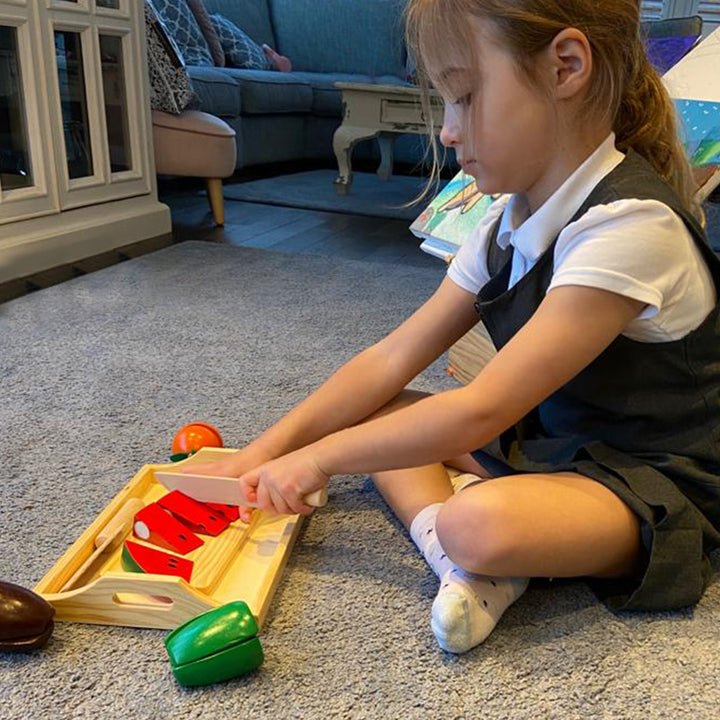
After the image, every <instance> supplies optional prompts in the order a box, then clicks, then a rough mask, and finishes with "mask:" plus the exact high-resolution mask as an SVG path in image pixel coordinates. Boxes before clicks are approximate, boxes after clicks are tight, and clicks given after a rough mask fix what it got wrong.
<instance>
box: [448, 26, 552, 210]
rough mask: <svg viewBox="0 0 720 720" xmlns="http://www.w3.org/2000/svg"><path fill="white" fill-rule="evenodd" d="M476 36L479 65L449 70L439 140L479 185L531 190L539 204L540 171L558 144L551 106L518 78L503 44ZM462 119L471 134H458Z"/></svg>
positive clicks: (484, 188)
mask: <svg viewBox="0 0 720 720" xmlns="http://www.w3.org/2000/svg"><path fill="white" fill-rule="evenodd" d="M482 36H483V33H480V34H479V37H478V39H479V47H478V52H479V57H480V67H479V68H478V69H477V70H475V71H474V72H470V69H469V68H466V69H461V70H459V71H453V72H451V73H450V75H449V77H451V78H452V80H450V81H448V85H449V87H450V88H451V89H452V91H453V94H454V97H445V114H444V121H443V127H442V130H441V132H440V142H441V143H442V144H443V145H445V146H446V147H454V148H455V152H456V155H457V158H458V162H460V163H461V164H462V165H463V169H464V171H465V173H467V174H468V175H472V177H474V178H475V180H476V183H477V187H478V189H479V190H480V191H482V192H484V193H486V194H495V193H519V192H527V193H528V199H530V197H531V196H534V198H535V199H536V200H538V201H540V200H541V202H540V204H542V202H544V200H545V199H546V198H540V197H539V195H541V194H542V192H543V190H542V188H543V185H547V181H545V182H543V180H544V176H545V174H546V172H547V170H548V167H549V165H550V164H551V162H552V152H553V151H554V152H557V149H558V148H557V145H556V141H555V137H556V130H557V123H558V120H557V116H556V113H555V109H554V106H553V105H552V104H551V103H550V101H549V100H547V99H545V98H542V97H541V96H540V94H539V92H536V91H533V90H531V89H530V88H529V87H528V86H527V85H526V84H524V83H523V82H522V81H521V80H520V79H519V78H518V75H517V72H516V70H515V66H514V63H513V59H512V57H511V56H510V55H509V54H508V52H507V51H506V50H505V49H504V48H502V47H500V46H499V45H498V44H496V43H495V42H492V41H491V40H489V39H487V38H484V37H482ZM440 70H441V72H443V71H444V72H447V71H448V68H444V69H442V68H441V69H440ZM446 92H447V91H446ZM463 121H465V122H466V125H465V127H468V128H469V133H470V134H471V137H466V136H465V135H464V134H463V133H464V131H463ZM545 189H547V188H545ZM553 191H554V189H553ZM550 194H552V191H551V192H550V193H549V194H548V195H547V197H549V195H550ZM531 207H532V205H531Z"/></svg>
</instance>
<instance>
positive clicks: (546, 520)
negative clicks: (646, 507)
mask: <svg viewBox="0 0 720 720" xmlns="http://www.w3.org/2000/svg"><path fill="white" fill-rule="evenodd" d="M437 530H438V536H439V538H440V542H441V543H442V545H443V547H444V548H445V550H446V552H447V554H448V555H449V556H450V558H451V559H452V560H453V562H455V564H456V565H459V566H460V567H462V568H463V569H465V570H467V571H469V572H473V573H482V574H485V575H499V576H507V577H515V576H523V577H577V576H594V577H624V576H625V577H627V576H632V575H633V574H634V573H636V572H637V571H638V570H639V568H640V567H641V566H642V563H643V560H644V557H643V549H642V543H641V539H640V523H639V520H638V517H637V515H635V513H633V512H632V510H630V508H629V507H628V506H627V505H626V504H625V503H624V502H623V501H622V500H621V499H620V498H619V497H618V496H617V495H615V494H614V493H613V492H612V491H610V490H609V489H608V488H606V487H605V486H604V485H602V484H601V483H599V482H597V481H595V480H592V479H590V478H588V477H585V476H583V475H579V474H577V473H572V472H558V473H552V474H541V473H535V474H527V475H510V476H507V477H501V478H495V479H493V480H489V481H488V482H484V483H480V484H477V485H472V486H470V487H468V488H467V489H466V490H464V491H462V492H461V493H459V494H458V495H456V496H454V497H452V498H450V499H449V500H448V502H447V503H446V504H445V505H444V506H443V508H442V510H441V512H440V514H439V516H438V519H437Z"/></svg>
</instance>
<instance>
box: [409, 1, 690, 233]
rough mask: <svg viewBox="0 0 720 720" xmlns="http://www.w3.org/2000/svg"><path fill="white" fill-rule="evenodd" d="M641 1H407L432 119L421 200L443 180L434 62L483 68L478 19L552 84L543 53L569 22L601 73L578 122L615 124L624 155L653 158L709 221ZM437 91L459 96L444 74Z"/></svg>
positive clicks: (521, 67) (526, 72)
mask: <svg viewBox="0 0 720 720" xmlns="http://www.w3.org/2000/svg"><path fill="white" fill-rule="evenodd" d="M639 8H640V3H639V2H638V0H603V2H598V0H565V1H564V2H563V0H409V1H408V3H407V5H406V7H405V13H404V14H405V39H406V43H407V46H408V52H409V53H410V55H411V57H414V58H415V59H416V63H417V77H418V84H419V85H420V88H421V104H422V108H423V111H424V116H425V118H426V119H427V126H428V137H429V140H430V142H429V145H428V149H427V151H426V153H425V158H424V159H427V157H428V154H429V152H430V150H432V155H433V164H432V170H431V174H430V179H429V181H428V183H427V185H426V186H425V189H424V191H423V192H422V193H421V195H419V196H418V197H417V198H416V199H415V200H414V201H413V202H419V201H420V200H422V198H423V197H425V196H426V195H427V194H428V193H429V192H430V189H431V186H432V185H433V183H435V182H437V181H438V180H439V177H440V167H441V165H443V164H444V160H445V153H443V158H442V160H440V159H439V157H438V147H437V143H436V138H435V133H434V132H433V119H432V118H433V115H432V107H435V108H437V107H438V99H437V97H435V98H433V97H431V93H430V85H431V83H430V73H429V69H428V68H429V66H430V65H431V64H432V65H433V66H435V67H445V66H446V65H453V64H455V65H462V66H466V67H471V68H477V67H478V57H477V50H476V49H475V48H476V45H477V36H476V27H475V26H474V25H473V24H472V23H471V22H469V20H470V19H471V18H479V19H480V20H482V21H483V22H484V24H487V25H489V29H490V30H491V32H492V36H493V38H494V39H496V40H497V41H498V42H499V43H501V45H503V46H504V47H505V48H506V49H507V50H508V51H509V52H510V53H511V54H512V55H513V56H514V58H515V62H516V68H517V70H518V75H519V77H520V78H521V79H523V80H524V81H525V82H526V84H528V85H529V86H530V87H531V88H534V89H537V90H539V91H540V92H543V91H544V90H547V89H548V88H546V87H543V84H542V82H541V81H540V79H539V77H538V64H537V62H536V56H537V54H538V53H540V52H541V51H542V50H544V49H545V48H546V47H548V46H549V45H550V43H551V42H552V40H553V39H554V38H555V36H556V35H557V34H558V33H559V32H560V31H562V30H564V29H565V28H568V27H573V28H577V29H578V30H580V31H581V32H583V33H584V34H585V36H586V37H587V39H588V42H589V44H590V47H591V50H592V56H593V72H592V78H591V81H590V87H589V90H588V93H587V95H586V98H585V103H584V105H583V107H582V109H581V111H580V115H579V117H578V118H577V119H578V122H583V121H588V120H590V119H591V118H592V119H593V120H597V119H598V118H602V119H603V120H609V121H610V122H611V125H612V129H613V131H614V132H615V136H616V139H615V143H616V146H617V148H618V149H619V150H621V151H623V152H625V151H626V150H627V149H628V148H633V149H634V150H635V151H636V152H637V153H639V154H640V155H642V156H643V157H645V158H646V159H647V160H648V161H649V162H650V164H651V165H652V166H653V167H654V168H655V170H656V171H657V172H658V173H659V174H660V176H661V177H662V178H664V179H665V180H666V181H667V182H668V183H669V185H670V186H671V187H672V188H673V189H674V190H675V192H676V193H677V194H678V196H679V197H680V200H681V201H682V202H683V204H684V206H685V207H686V208H687V209H688V210H690V212H691V213H692V214H693V215H694V216H695V217H696V218H697V219H698V221H699V222H700V223H701V224H703V225H704V213H703V210H702V206H701V204H700V203H699V202H698V201H697V200H696V198H695V193H696V191H697V183H696V182H695V179H694V177H693V173H692V169H691V166H690V162H689V160H688V157H687V154H686V152H685V149H684V148H683V145H682V143H681V142H680V139H679V137H678V127H677V116H676V112H675V106H674V104H673V102H672V100H671V99H670V96H669V95H668V92H667V90H666V89H665V87H664V85H663V84H662V81H661V79H660V76H659V75H658V73H657V71H656V70H655V68H654V67H653V66H652V65H651V63H650V62H649V60H648V58H647V55H646V52H645V44H644V40H643V37H642V34H641V29H640V9H639ZM435 87H436V88H437V89H438V90H440V91H441V92H443V94H447V95H451V93H450V92H449V89H448V88H447V86H446V85H445V83H444V81H443V79H442V78H437V79H436V84H435Z"/></svg>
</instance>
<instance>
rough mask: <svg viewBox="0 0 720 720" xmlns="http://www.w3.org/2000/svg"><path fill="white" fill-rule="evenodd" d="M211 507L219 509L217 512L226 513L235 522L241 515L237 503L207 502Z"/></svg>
mask: <svg viewBox="0 0 720 720" xmlns="http://www.w3.org/2000/svg"><path fill="white" fill-rule="evenodd" d="M205 505H207V506H208V507H209V508H212V509H213V510H217V512H219V513H221V514H222V515H224V516H225V517H226V518H227V519H228V520H229V521H230V522H234V521H235V520H237V519H238V518H239V517H240V508H239V507H238V506H237V505H225V504H223V503H212V502H206V503H205Z"/></svg>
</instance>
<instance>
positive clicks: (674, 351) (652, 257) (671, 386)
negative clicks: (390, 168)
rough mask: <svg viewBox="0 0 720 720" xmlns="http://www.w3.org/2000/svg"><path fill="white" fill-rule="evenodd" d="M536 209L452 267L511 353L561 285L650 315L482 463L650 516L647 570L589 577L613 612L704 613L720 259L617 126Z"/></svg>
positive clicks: (478, 239) (509, 201) (496, 225)
mask: <svg viewBox="0 0 720 720" xmlns="http://www.w3.org/2000/svg"><path fill="white" fill-rule="evenodd" d="M527 215H528V212H527V208H526V207H525V208H523V197H522V196H521V195H513V196H503V197H502V198H501V199H500V200H498V201H497V202H496V203H495V204H494V205H493V206H492V207H491V208H490V209H489V211H488V214H487V216H486V218H484V222H482V223H480V224H479V225H478V228H476V230H477V232H476V233H474V235H473V237H472V238H471V242H470V243H468V245H466V246H463V248H461V250H460V252H459V253H458V255H457V256H456V258H455V260H454V261H453V263H452V264H451V266H450V268H449V269H448V275H449V276H450V277H451V278H452V279H453V280H454V281H455V282H456V283H458V284H459V285H461V286H462V287H464V288H465V289H468V290H471V291H472V292H477V301H476V303H475V307H476V309H477V311H478V313H479V316H480V318H481V319H482V321H483V323H484V324H485V326H486V327H487V329H488V331H489V333H490V336H491V337H492V339H493V342H494V344H495V346H496V347H497V348H498V350H500V349H501V348H502V347H503V345H505V343H506V342H508V340H510V339H511V338H512V337H513V335H514V334H515V333H516V332H517V331H518V330H519V329H520V328H521V327H522V326H523V325H524V324H525V323H526V322H527V321H528V320H529V319H530V318H531V316H532V315H533V313H534V312H535V311H536V310H537V308H538V306H539V305H540V303H541V302H542V300H543V298H544V296H545V294H546V293H547V292H548V291H549V290H550V289H552V288H553V287H558V286H559V285H563V284H574V285H588V286H592V287H601V288H604V289H609V290H612V291H614V292H619V293H621V294H625V295H627V296H629V297H634V298H636V299H639V300H641V301H643V302H645V303H647V306H646V308H645V309H644V310H643V311H642V313H641V314H640V315H639V316H638V318H636V319H635V320H633V321H632V322H631V323H630V324H629V325H628V326H627V327H626V328H625V330H624V331H623V333H622V334H621V335H619V336H618V337H617V338H616V339H615V340H614V341H613V342H612V343H611V344H610V346H609V347H608V348H606V350H605V351H603V352H602V353H601V354H600V355H599V356H598V357H597V358H596V359H595V360H594V361H593V362H591V363H590V364H589V365H588V366H587V367H586V368H585V369H583V370H582V371H581V372H580V373H579V374H578V375H577V376H575V377H574V378H573V379H571V380H570V381H569V382H567V383H566V384H565V385H564V386H562V387H561V388H559V389H558V390H557V391H556V392H554V393H553V394H552V395H551V396H550V397H548V398H547V399H545V400H544V401H543V402H542V403H540V405H539V406H538V407H537V408H535V409H534V410H533V411H532V412H530V413H528V415H527V416H526V417H525V418H523V419H522V421H521V422H519V423H518V424H517V425H516V426H515V427H513V428H510V429H509V430H507V431H506V432H504V433H502V435H501V436H500V437H499V438H496V439H495V440H494V441H493V442H492V443H490V444H488V445H487V446H486V447H484V448H479V449H477V450H475V451H473V453H472V455H473V456H474V457H475V458H476V459H477V461H478V462H479V463H480V464H481V465H483V466H484V467H486V468H487V469H488V470H489V471H490V472H491V473H492V474H493V475H494V476H499V475H507V474H513V473H527V472H530V473H533V472H541V473H552V472H559V471H573V472H576V473H579V474H581V475H584V476H587V477H590V478H592V479H594V480H596V481H598V482H601V483H602V484H603V485H605V486H606V487H608V488H609V489H610V490H611V491H613V492H614V493H615V494H616V495H618V496H619V497H620V498H621V499H622V500H623V501H624V502H625V503H626V504H627V505H628V506H629V507H630V508H631V509H632V510H633V511H634V512H635V513H636V514H637V515H638V517H639V520H640V525H641V532H642V542H643V546H644V548H645V550H646V555H647V557H646V563H645V566H644V568H643V570H642V573H641V574H640V575H639V576H638V577H637V578H624V579H611V580H598V579H592V578H589V579H588V582H589V584H590V586H591V587H592V589H593V590H594V591H595V592H596V594H597V595H598V596H599V597H600V598H601V599H602V600H603V601H604V602H605V603H606V604H607V605H608V606H609V607H610V608H612V609H645V610H657V609H672V608H678V607H683V606H686V605H691V604H694V603H696V602H697V601H698V600H699V598H700V597H701V595H702V593H703V592H704V590H705V588H706V587H707V585H708V582H709V580H710V576H711V566H710V562H709V559H708V554H709V553H710V552H711V551H713V550H715V549H717V548H718V547H720V305H718V301H717V299H718V297H719V296H720V260H718V258H717V257H716V256H715V254H714V253H713V251H712V250H711V249H710V246H709V244H708V242H707V238H706V236H705V233H704V231H703V229H702V227H701V226H700V225H699V224H698V222H697V221H696V220H695V218H694V217H693V216H692V215H691V214H690V213H689V212H688V211H687V210H686V209H685V208H684V207H683V206H682V203H681V202H680V200H679V198H678V196H677V194H676V193H675V192H674V191H673V190H672V189H671V188H670V187H669V186H668V185H667V183H666V182H665V181H664V180H663V179H662V178H661V177H660V176H659V175H658V174H657V172H655V170H654V169H653V168H652V166H651V165H650V164H649V163H648V162H647V161H646V160H645V159H644V158H643V157H642V156H640V155H639V154H637V153H636V152H634V151H633V150H629V151H628V152H627V154H626V155H623V154H622V153H620V152H619V151H617V149H616V148H615V136H614V134H613V133H611V134H610V135H609V136H608V138H607V139H606V140H605V141H604V142H603V143H602V144H601V145H600V146H599V147H598V148H597V150H596V151H595V152H594V153H593V154H592V155H591V156H590V157H589V158H588V159H587V160H586V161H585V162H584V163H583V164H582V165H581V167H580V168H578V169H577V170H576V172H575V173H573V175H572V176H571V177H570V178H568V180H567V181H566V182H565V183H564V184H563V186H562V187H561V188H559V189H558V191H556V193H554V194H553V196H552V197H551V198H550V199H548V201H547V202H546V203H544V204H543V206H542V207H541V208H539V209H538V211H536V213H534V214H533V215H532V216H529V217H527ZM528 229H529V230H530V231H528ZM636 240H637V242H636Z"/></svg>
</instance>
